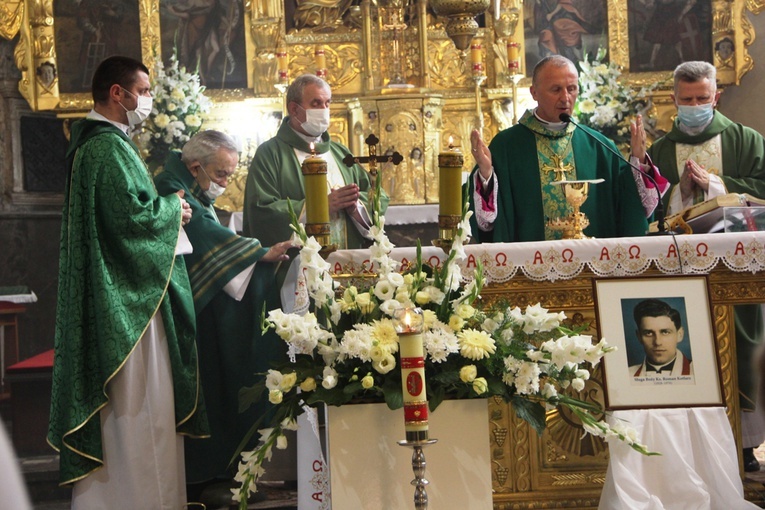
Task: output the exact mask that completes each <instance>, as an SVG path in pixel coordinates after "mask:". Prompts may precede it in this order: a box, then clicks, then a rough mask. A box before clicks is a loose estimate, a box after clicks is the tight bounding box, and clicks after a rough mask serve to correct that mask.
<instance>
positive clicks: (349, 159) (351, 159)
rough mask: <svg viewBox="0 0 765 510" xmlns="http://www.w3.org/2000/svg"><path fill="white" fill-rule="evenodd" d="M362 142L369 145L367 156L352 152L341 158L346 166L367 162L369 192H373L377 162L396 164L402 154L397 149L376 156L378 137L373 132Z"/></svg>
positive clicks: (402, 158)
mask: <svg viewBox="0 0 765 510" xmlns="http://www.w3.org/2000/svg"><path fill="white" fill-rule="evenodd" d="M364 143H365V144H367V146H368V147H369V149H368V150H369V156H354V155H353V154H348V155H347V156H345V157H344V158H343V163H345V165H346V166H353V165H357V164H358V165H363V164H365V163H368V164H369V169H368V170H367V171H368V172H369V177H370V179H371V181H372V187H371V190H370V194H374V193H375V192H376V190H377V164H378V163H393V164H394V165H398V164H399V163H401V162H402V161H404V156H402V155H401V154H400V153H399V152H397V151H394V152H393V153H392V154H383V155H380V156H378V155H377V144H378V143H380V139H379V138H377V137H376V136H375V135H374V133H372V134H371V135H369V136H368V137H367V138H366V140H364Z"/></svg>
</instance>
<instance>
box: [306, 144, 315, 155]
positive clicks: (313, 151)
mask: <svg viewBox="0 0 765 510" xmlns="http://www.w3.org/2000/svg"><path fill="white" fill-rule="evenodd" d="M308 147H310V149H311V156H315V155H316V149H314V146H313V142H311V143H309V144H308Z"/></svg>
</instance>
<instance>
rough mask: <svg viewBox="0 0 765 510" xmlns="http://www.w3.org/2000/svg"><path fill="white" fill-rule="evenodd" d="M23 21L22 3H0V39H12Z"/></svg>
mask: <svg viewBox="0 0 765 510" xmlns="http://www.w3.org/2000/svg"><path fill="white" fill-rule="evenodd" d="M23 19H24V2H23V1H18V2H12V1H3V2H0V37H4V38H6V39H9V40H10V39H13V38H14V37H16V34H17V33H19V29H20V28H21V23H22V21H23Z"/></svg>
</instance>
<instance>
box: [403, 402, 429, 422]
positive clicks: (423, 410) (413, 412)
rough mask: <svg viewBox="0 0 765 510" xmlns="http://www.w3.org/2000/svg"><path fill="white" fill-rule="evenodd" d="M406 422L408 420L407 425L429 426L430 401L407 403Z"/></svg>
mask: <svg viewBox="0 0 765 510" xmlns="http://www.w3.org/2000/svg"><path fill="white" fill-rule="evenodd" d="M404 420H406V425H427V424H428V401H427V400H420V401H416V402H405V403H404Z"/></svg>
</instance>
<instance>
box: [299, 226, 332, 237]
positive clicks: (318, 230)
mask: <svg viewBox="0 0 765 510" xmlns="http://www.w3.org/2000/svg"><path fill="white" fill-rule="evenodd" d="M305 233H306V234H307V235H309V236H324V235H327V236H328V235H330V234H331V230H330V228H329V223H306V225H305Z"/></svg>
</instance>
